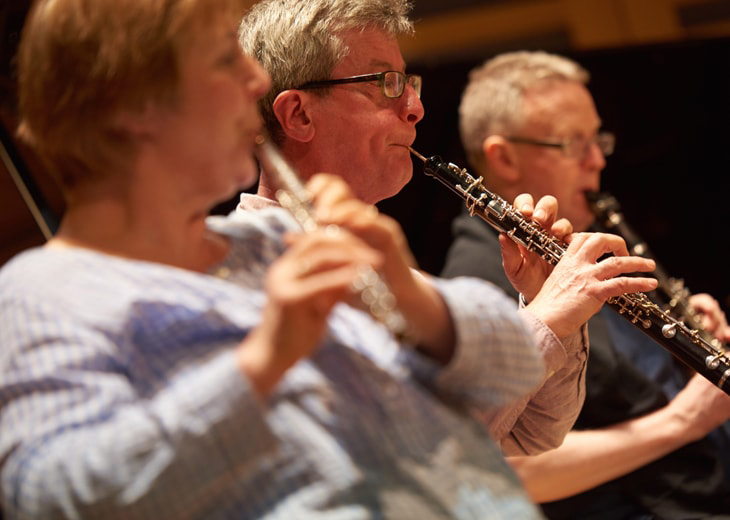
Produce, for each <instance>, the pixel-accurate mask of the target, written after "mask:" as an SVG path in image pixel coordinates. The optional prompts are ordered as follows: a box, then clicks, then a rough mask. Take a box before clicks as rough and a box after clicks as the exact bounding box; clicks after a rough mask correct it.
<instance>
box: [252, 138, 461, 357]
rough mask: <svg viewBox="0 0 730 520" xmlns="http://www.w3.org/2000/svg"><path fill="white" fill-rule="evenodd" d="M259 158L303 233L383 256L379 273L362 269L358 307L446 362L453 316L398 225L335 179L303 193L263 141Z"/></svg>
mask: <svg viewBox="0 0 730 520" xmlns="http://www.w3.org/2000/svg"><path fill="white" fill-rule="evenodd" d="M256 153H257V156H258V157H259V160H260V161H261V163H262V167H263V169H264V171H265V172H266V175H267V177H268V178H269V179H270V180H274V184H276V185H277V186H278V187H279V190H278V193H277V194H276V196H277V198H278V199H279V201H280V202H281V204H282V206H284V207H286V208H287V209H289V211H290V212H291V213H292V214H293V215H294V216H295V218H296V219H297V220H298V221H299V223H300V224H301V225H302V227H303V228H304V229H305V230H307V229H309V230H312V229H313V230H320V232H321V230H322V228H325V229H331V228H332V227H334V228H335V229H339V230H341V231H343V233H344V234H351V235H354V236H355V237H357V238H358V239H360V240H361V241H362V242H364V243H365V244H367V245H368V246H370V247H372V249H373V250H375V251H377V252H378V253H379V254H380V255H381V260H382V261H381V262H380V263H375V265H376V268H375V269H372V268H370V267H369V266H365V265H363V267H362V269H361V271H360V273H359V274H358V276H357V277H356V279H355V280H353V284H352V285H353V287H354V289H355V292H356V293H357V294H358V297H359V299H360V302H359V303H357V302H354V304H355V305H356V306H358V307H361V308H362V307H364V309H365V310H366V311H368V312H370V314H371V315H372V316H373V317H374V318H375V319H376V320H377V321H380V322H382V323H383V324H384V325H385V326H386V327H387V328H388V329H389V330H390V331H391V332H392V333H393V334H394V335H395V336H396V338H397V339H399V340H403V339H404V340H406V341H407V342H409V343H411V344H413V345H416V346H417V348H418V349H419V350H421V351H422V352H423V353H424V354H426V355H428V356H430V357H432V358H434V359H436V360H437V361H439V362H447V361H448V360H449V359H450V358H451V355H452V352H453V348H454V330H453V324H452V322H451V316H450V314H449V312H448V310H447V308H446V304H445V302H444V301H443V300H442V298H441V296H440V294H439V293H438V292H437V291H436V289H435V288H434V287H433V286H432V284H431V283H430V282H429V281H428V280H427V278H426V276H424V275H422V274H420V273H419V272H417V271H416V270H415V269H413V265H414V263H415V262H414V261H413V257H412V255H411V253H410V251H409V249H408V244H407V240H406V238H405V236H404V235H403V232H402V230H401V228H400V226H399V225H398V224H397V222H396V221H395V220H393V219H391V218H390V217H388V216H385V215H382V214H379V213H378V211H377V208H375V207H374V206H372V205H370V204H366V203H364V202H362V201H360V200H358V199H357V198H355V197H354V195H353V194H352V192H351V190H350V188H349V186H348V185H347V184H346V183H345V182H344V181H343V180H342V179H341V178H339V177H337V176H333V175H326V174H317V175H314V176H312V178H311V179H309V181H308V183H307V185H306V189H305V187H304V186H303V185H302V183H301V181H299V179H298V177H297V175H296V173H295V172H294V171H293V170H292V169H291V167H289V166H288V164H287V163H286V161H284V160H283V158H282V157H281V155H280V154H279V152H278V150H276V148H275V147H274V146H273V145H271V144H269V143H268V142H267V141H266V140H265V139H263V138H262V139H261V140H259V143H258V145H257V152H256ZM325 233H326V231H325ZM348 301H349V300H348Z"/></svg>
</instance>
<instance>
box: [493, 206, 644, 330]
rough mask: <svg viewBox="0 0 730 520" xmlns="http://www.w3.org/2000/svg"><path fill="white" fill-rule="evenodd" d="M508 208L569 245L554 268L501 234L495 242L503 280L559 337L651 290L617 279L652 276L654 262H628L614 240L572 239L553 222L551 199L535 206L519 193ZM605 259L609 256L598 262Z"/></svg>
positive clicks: (637, 280)
mask: <svg viewBox="0 0 730 520" xmlns="http://www.w3.org/2000/svg"><path fill="white" fill-rule="evenodd" d="M513 206H514V207H515V208H518V209H519V210H520V211H521V212H522V214H523V215H524V216H525V217H532V218H533V219H534V220H536V221H537V222H538V223H539V224H540V225H541V226H542V227H543V228H544V229H546V230H548V231H549V232H550V233H551V234H552V235H553V236H554V237H555V238H556V239H559V240H562V241H565V242H568V243H569V246H568V248H567V250H566V251H565V254H564V255H563V256H562V257H561V260H560V262H559V263H558V264H557V265H556V266H555V267H553V266H551V265H550V264H549V263H548V262H546V261H545V259H543V258H541V256H540V255H539V254H537V253H533V252H530V251H527V249H526V248H524V247H523V246H521V245H517V244H516V243H515V242H513V241H512V240H510V239H509V238H508V237H507V236H506V235H504V234H502V235H501V236H500V244H501V246H502V261H503V265H504V269H505V273H506V274H507V277H508V278H509V280H510V282H511V283H512V285H513V286H514V288H515V289H516V290H517V291H518V292H520V293H522V294H523V295H524V296H525V298H526V300H527V302H528V305H527V308H528V309H529V310H530V311H531V312H532V313H533V314H535V315H536V316H538V317H539V318H540V319H541V320H542V321H544V322H545V323H546V324H547V325H548V326H549V327H550V328H551V329H552V330H553V332H555V334H556V335H557V336H558V337H565V336H567V335H569V334H571V333H573V332H575V331H576V330H577V329H578V328H579V327H580V326H581V325H582V324H584V323H585V322H586V321H587V320H588V319H589V318H590V317H591V316H593V315H594V314H595V313H596V312H598V311H599V310H600V308H601V306H602V305H603V303H605V301H606V300H607V299H608V298H610V297H613V296H619V295H621V294H624V293H632V292H643V291H650V290H652V289H655V288H656V285H657V282H656V280H655V279H654V278H651V277H636V276H622V275H625V274H629V273H636V272H650V271H652V270H653V269H654V268H655V267H656V264H655V263H654V261H653V260H649V259H646V258H642V257H639V256H629V252H628V249H627V247H626V243H625V242H624V240H623V239H622V238H620V237H618V236H616V235H611V234H605V233H573V226H572V224H571V223H570V222H569V221H568V220H566V219H565V218H561V219H557V215H558V202H557V199H555V197H553V196H550V195H546V196H544V197H542V198H540V199H539V200H538V201H537V203H534V202H533V197H532V196H531V195H530V194H526V193H523V194H520V195H518V196H517V197H516V198H515V200H514V204H513ZM607 253H611V254H612V255H613V256H611V257H610V258H606V259H605V260H602V261H601V262H598V259H599V258H601V257H602V256H603V255H605V254H607Z"/></svg>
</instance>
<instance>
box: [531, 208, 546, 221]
mask: <svg viewBox="0 0 730 520" xmlns="http://www.w3.org/2000/svg"><path fill="white" fill-rule="evenodd" d="M534 217H535V218H536V219H544V218H545V217H546V214H545V210H544V209H538V210H535V214H534Z"/></svg>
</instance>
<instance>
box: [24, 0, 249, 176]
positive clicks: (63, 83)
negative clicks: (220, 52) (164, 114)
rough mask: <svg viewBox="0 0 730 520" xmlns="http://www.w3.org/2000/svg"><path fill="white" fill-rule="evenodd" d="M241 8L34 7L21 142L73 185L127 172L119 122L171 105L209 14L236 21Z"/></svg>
mask: <svg viewBox="0 0 730 520" xmlns="http://www.w3.org/2000/svg"><path fill="white" fill-rule="evenodd" d="M245 8H246V6H245V2H243V0H39V1H36V2H35V3H34V5H33V7H32V8H31V11H30V13H29V15H28V19H27V21H26V24H25V27H24V28H23V34H22V38H21V42H20V46H19V51H18V101H19V110H20V127H19V135H20V137H21V139H23V140H24V141H26V142H27V143H28V144H29V145H30V146H31V147H32V148H33V149H34V150H35V151H36V152H37V153H38V155H39V157H40V158H41V159H42V160H43V162H44V163H45V165H46V166H47V167H48V168H49V171H50V173H51V174H52V175H53V176H54V177H56V178H57V180H59V181H60V183H61V186H62V187H63V188H69V187H72V186H74V185H75V184H76V183H78V182H79V181H81V180H83V179H85V178H87V177H89V176H91V175H102V174H103V173H104V172H105V171H106V170H109V169H120V168H124V167H125V165H126V164H127V161H129V160H130V159H131V158H132V157H133V155H134V151H135V145H134V143H133V142H132V140H131V138H130V136H129V135H127V134H126V133H125V131H124V130H123V129H122V128H121V127H120V125H119V124H118V123H117V122H116V120H117V116H118V115H119V114H120V113H123V112H127V111H141V110H143V109H144V108H145V107H146V106H147V105H148V104H150V103H174V101H175V97H176V93H177V88H178V83H179V63H178V61H179V58H180V54H181V51H182V50H183V49H184V46H185V45H188V44H190V43H191V42H192V39H193V38H194V37H195V35H196V34H197V32H199V31H200V30H201V29H202V28H204V27H205V24H206V23H207V22H209V21H210V20H211V19H212V17H213V16H217V15H220V14H222V13H224V12H228V13H230V14H232V15H233V16H235V18H233V20H237V19H240V17H241V16H242V15H243V12H244V11H245Z"/></svg>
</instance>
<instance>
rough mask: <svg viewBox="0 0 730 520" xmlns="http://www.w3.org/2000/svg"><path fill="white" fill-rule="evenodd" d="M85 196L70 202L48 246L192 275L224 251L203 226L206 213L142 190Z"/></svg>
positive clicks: (221, 243) (222, 242)
mask: <svg viewBox="0 0 730 520" xmlns="http://www.w3.org/2000/svg"><path fill="white" fill-rule="evenodd" d="M86 195H90V194H85V195H81V194H78V193H77V194H76V196H73V197H71V198H70V199H69V204H68V205H67V208H66V211H65V214H64V217H63V220H62V222H61V226H60V228H59V230H58V233H57V234H56V236H55V237H54V238H53V239H52V240H51V241H49V244H48V245H49V246H50V247H84V248H87V249H93V250H96V251H100V252H103V253H107V254H112V255H116V256H121V257H125V258H133V259H137V260H146V261H150V262H157V263H162V264H167V265H173V266H176V267H181V268H184V269H190V270H195V271H205V270H206V269H208V268H209V267H210V266H212V265H213V264H215V263H217V262H219V261H221V260H222V258H223V257H224V256H225V253H226V252H227V242H226V241H225V239H223V238H222V237H219V236H217V235H215V234H213V233H211V232H210V231H208V229H207V228H206V226H205V218H206V216H207V213H206V212H203V211H200V212H197V213H188V214H187V215H186V214H184V213H183V211H182V210H181V209H180V208H179V206H177V205H174V204H169V203H168V201H165V200H150V199H152V198H154V197H152V196H151V195H147V194H146V193H144V192H143V193H141V194H139V193H138V194H136V195H133V194H131V193H129V192H124V191H112V190H110V191H109V192H108V193H107V194H103V195H102V194H100V193H99V192H98V191H97V192H96V193H94V194H93V196H86Z"/></svg>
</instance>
